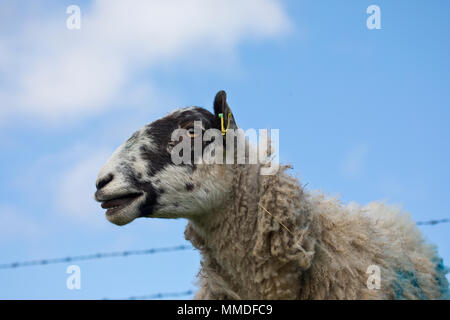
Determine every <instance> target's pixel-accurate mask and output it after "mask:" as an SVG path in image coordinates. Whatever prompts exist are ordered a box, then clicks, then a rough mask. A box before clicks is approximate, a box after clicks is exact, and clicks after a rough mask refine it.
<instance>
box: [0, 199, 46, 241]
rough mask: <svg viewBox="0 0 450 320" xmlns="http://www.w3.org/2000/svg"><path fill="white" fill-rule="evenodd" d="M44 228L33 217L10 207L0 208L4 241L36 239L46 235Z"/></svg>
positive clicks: (0, 221) (1, 232)
mask: <svg viewBox="0 0 450 320" xmlns="http://www.w3.org/2000/svg"><path fill="white" fill-rule="evenodd" d="M42 227H43V226H42V225H41V224H39V223H38V222H37V221H35V220H34V219H33V218H32V217H31V215H26V214H24V213H23V212H19V211H17V210H15V209H12V208H10V207H0V239H1V240H2V241H7V240H10V241H11V240H17V239H22V240H23V239H27V240H30V239H35V238H37V237H39V236H41V235H42V234H44V231H43V230H42Z"/></svg>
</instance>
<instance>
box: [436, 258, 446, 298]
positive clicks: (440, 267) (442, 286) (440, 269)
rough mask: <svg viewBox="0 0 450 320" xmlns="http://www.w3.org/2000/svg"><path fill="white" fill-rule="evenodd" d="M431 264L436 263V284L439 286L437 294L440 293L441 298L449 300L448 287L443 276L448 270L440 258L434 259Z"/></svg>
mask: <svg viewBox="0 0 450 320" xmlns="http://www.w3.org/2000/svg"><path fill="white" fill-rule="evenodd" d="M433 262H434V263H436V274H437V275H436V282H437V283H438V285H439V292H440V293H441V298H442V299H446V300H450V290H449V287H448V281H447V278H446V277H445V275H446V274H447V273H448V270H447V269H446V268H445V266H444V260H443V259H442V258H438V257H435V258H434V259H433Z"/></svg>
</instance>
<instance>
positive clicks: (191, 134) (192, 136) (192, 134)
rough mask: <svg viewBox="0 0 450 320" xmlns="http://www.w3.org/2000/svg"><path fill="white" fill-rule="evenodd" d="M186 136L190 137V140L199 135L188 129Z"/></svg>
mask: <svg viewBox="0 0 450 320" xmlns="http://www.w3.org/2000/svg"><path fill="white" fill-rule="evenodd" d="M188 135H189V137H191V138H195V137H197V136H198V135H199V134H195V132H194V128H190V129H189V130H188Z"/></svg>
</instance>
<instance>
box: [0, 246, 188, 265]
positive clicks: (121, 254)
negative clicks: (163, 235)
mask: <svg viewBox="0 0 450 320" xmlns="http://www.w3.org/2000/svg"><path fill="white" fill-rule="evenodd" d="M188 249H192V246H188V245H179V246H175V247H164V248H151V249H144V250H127V251H116V252H103V253H94V254H86V255H80V256H71V257H70V256H69V257H64V258H54V259H39V260H31V261H21V262H12V263H5V264H0V269H13V268H19V267H29V266H37V265H49V264H55V263H68V262H75V261H83V260H95V259H104V258H114V257H128V256H135V255H148V254H155V253H162V252H170V251H180V250H188Z"/></svg>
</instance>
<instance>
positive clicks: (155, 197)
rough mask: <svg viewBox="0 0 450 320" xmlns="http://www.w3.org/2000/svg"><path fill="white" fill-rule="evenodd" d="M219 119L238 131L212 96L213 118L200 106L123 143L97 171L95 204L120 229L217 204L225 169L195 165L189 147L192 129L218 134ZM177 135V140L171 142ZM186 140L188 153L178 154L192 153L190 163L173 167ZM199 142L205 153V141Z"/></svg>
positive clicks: (225, 188)
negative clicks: (176, 153)
mask: <svg viewBox="0 0 450 320" xmlns="http://www.w3.org/2000/svg"><path fill="white" fill-rule="evenodd" d="M220 114H222V115H221V116H222V117H223V118H224V119H223V120H224V121H225V123H228V122H229V123H230V128H237V127H236V123H235V122H234V117H233V116H232V113H231V110H230V108H229V107H228V104H227V102H226V94H225V92H224V91H220V92H218V93H217V95H216V98H215V100H214V114H213V113H211V112H209V111H207V110H205V109H203V108H200V107H189V108H182V109H178V110H175V111H173V112H171V113H169V114H168V115H167V116H165V117H163V118H161V119H159V120H156V121H154V122H152V123H150V124H147V125H146V126H144V127H143V128H142V129H141V130H139V131H137V132H135V133H134V134H133V135H132V136H131V137H130V138H129V139H128V140H127V141H125V142H124V143H123V144H122V145H121V146H120V147H119V148H118V149H117V150H116V151H115V152H114V153H113V155H112V156H111V157H110V159H109V160H108V161H107V163H106V164H105V165H104V166H103V167H102V169H101V170H100V173H99V175H98V179H97V181H96V187H97V191H96V193H95V200H97V201H99V202H101V206H102V207H103V208H104V209H107V211H106V217H107V219H108V220H109V221H110V222H112V223H114V224H117V225H125V224H127V223H130V222H131V221H133V220H134V219H136V218H139V217H155V218H194V217H199V216H202V215H204V214H206V213H208V212H211V211H212V210H214V208H215V207H217V206H219V205H221V204H222V202H223V201H224V199H225V197H226V195H227V192H229V189H230V181H229V179H227V176H226V174H224V170H226V168H224V166H219V165H211V164H196V162H197V161H195V160H196V159H194V157H195V152H194V144H195V143H193V139H195V137H196V132H197V131H196V130H200V133H202V132H204V131H206V130H208V129H215V130H216V131H218V132H219V133H220V132H221V131H220V130H221V126H222V123H221V119H220V118H219V115H220ZM229 116H230V118H228V117H229ZM194 125H195V126H196V127H194ZM198 126H200V128H198ZM176 130H178V131H180V132H181V135H178V138H179V139H177V141H174V140H173V139H172V137H173V133H174V131H176ZM219 137H220V139H222V140H225V138H223V137H222V135H219ZM190 140H192V143H189V145H190V146H191V150H188V152H186V149H183V151H182V153H184V155H187V153H191V155H192V157H191V158H190V160H192V161H189V162H188V163H185V162H182V163H178V164H177V163H174V161H173V158H172V155H173V151H174V149H176V148H177V145H178V144H179V143H182V142H183V141H184V142H186V141H188V142H191V141H190ZM222 142H223V141H222ZM201 143H202V148H204V147H206V146H207V144H208V143H209V142H208V141H202V142H201ZM200 156H202V155H200Z"/></svg>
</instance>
